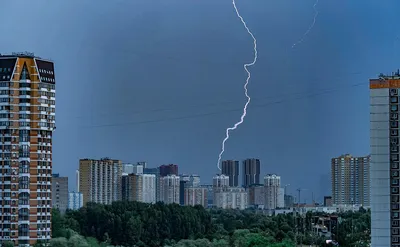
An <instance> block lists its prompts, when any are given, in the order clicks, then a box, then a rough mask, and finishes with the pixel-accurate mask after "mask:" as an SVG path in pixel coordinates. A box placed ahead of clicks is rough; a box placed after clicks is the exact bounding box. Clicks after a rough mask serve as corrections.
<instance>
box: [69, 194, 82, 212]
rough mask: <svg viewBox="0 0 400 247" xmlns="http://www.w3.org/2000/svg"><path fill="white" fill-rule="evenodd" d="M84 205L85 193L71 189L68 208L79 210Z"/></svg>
mask: <svg viewBox="0 0 400 247" xmlns="http://www.w3.org/2000/svg"><path fill="white" fill-rule="evenodd" d="M81 207H83V194H82V193H81V192H75V191H71V192H69V193H68V209H70V210H78V209H80V208H81Z"/></svg>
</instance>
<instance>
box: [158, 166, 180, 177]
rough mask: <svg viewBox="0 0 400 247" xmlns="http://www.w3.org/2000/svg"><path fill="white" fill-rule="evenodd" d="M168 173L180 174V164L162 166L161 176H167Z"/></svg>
mask: <svg viewBox="0 0 400 247" xmlns="http://www.w3.org/2000/svg"><path fill="white" fill-rule="evenodd" d="M168 175H176V176H178V165H174V164H169V165H162V166H160V176H161V177H165V176H168Z"/></svg>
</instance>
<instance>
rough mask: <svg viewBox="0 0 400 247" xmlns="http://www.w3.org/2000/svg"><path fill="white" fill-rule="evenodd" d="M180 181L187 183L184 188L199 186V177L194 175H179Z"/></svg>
mask: <svg viewBox="0 0 400 247" xmlns="http://www.w3.org/2000/svg"><path fill="white" fill-rule="evenodd" d="M179 176H180V177H181V181H185V182H187V184H186V186H190V187H199V186H200V176H199V175H196V174H191V175H188V174H181V175H179Z"/></svg>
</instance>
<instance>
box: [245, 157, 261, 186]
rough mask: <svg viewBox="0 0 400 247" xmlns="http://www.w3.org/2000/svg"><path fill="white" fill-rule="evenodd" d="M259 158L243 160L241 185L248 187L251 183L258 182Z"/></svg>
mask: <svg viewBox="0 0 400 247" xmlns="http://www.w3.org/2000/svg"><path fill="white" fill-rule="evenodd" d="M260 166H261V165H260V160H259V159H247V160H244V161H243V169H242V173H243V181H242V182H243V186H245V187H249V186H250V185H251V184H259V183H260Z"/></svg>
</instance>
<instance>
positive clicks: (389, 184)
mask: <svg viewBox="0 0 400 247" xmlns="http://www.w3.org/2000/svg"><path fill="white" fill-rule="evenodd" d="M399 82H400V80H399V79H396V80H393V79H390V78H384V79H383V80H370V89H371V90H370V128H371V131H370V138H371V141H370V147H371V165H370V177H371V247H383V246H393V245H391V240H392V239H391V238H392V237H396V238H397V237H398V232H399V229H398V225H399V222H398V221H399V220H398V218H397V219H395V218H394V219H391V213H392V214H394V213H395V212H397V213H398V208H399V203H398V202H395V203H393V204H392V207H391V191H394V192H397V193H398V191H399V178H398V177H392V178H391V172H392V171H393V172H396V171H397V172H398V168H399V161H398V154H395V155H394V157H391V148H393V149H394V150H397V148H398V140H399V139H398V127H397V126H398V120H396V118H397V117H396V116H392V114H393V113H394V114H396V115H397V116H398V109H399V105H398V102H399V98H398V90H395V91H394V92H392V91H393V90H391V88H394V89H397V88H399ZM396 91H397V92H396ZM393 93H394V94H393ZM391 94H392V95H391ZM396 94H397V95H396ZM391 101H393V103H391ZM392 107H393V108H392ZM392 117H393V118H394V119H393V120H391V118H392ZM392 130H393V132H392ZM392 199H398V194H397V195H394V196H393V198H392ZM392 208H394V209H393V210H392ZM392 224H393V225H397V226H396V227H391V226H392ZM392 228H393V229H392ZM392 232H393V233H395V234H396V235H393V236H391V235H392ZM397 239H398V238H397Z"/></svg>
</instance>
